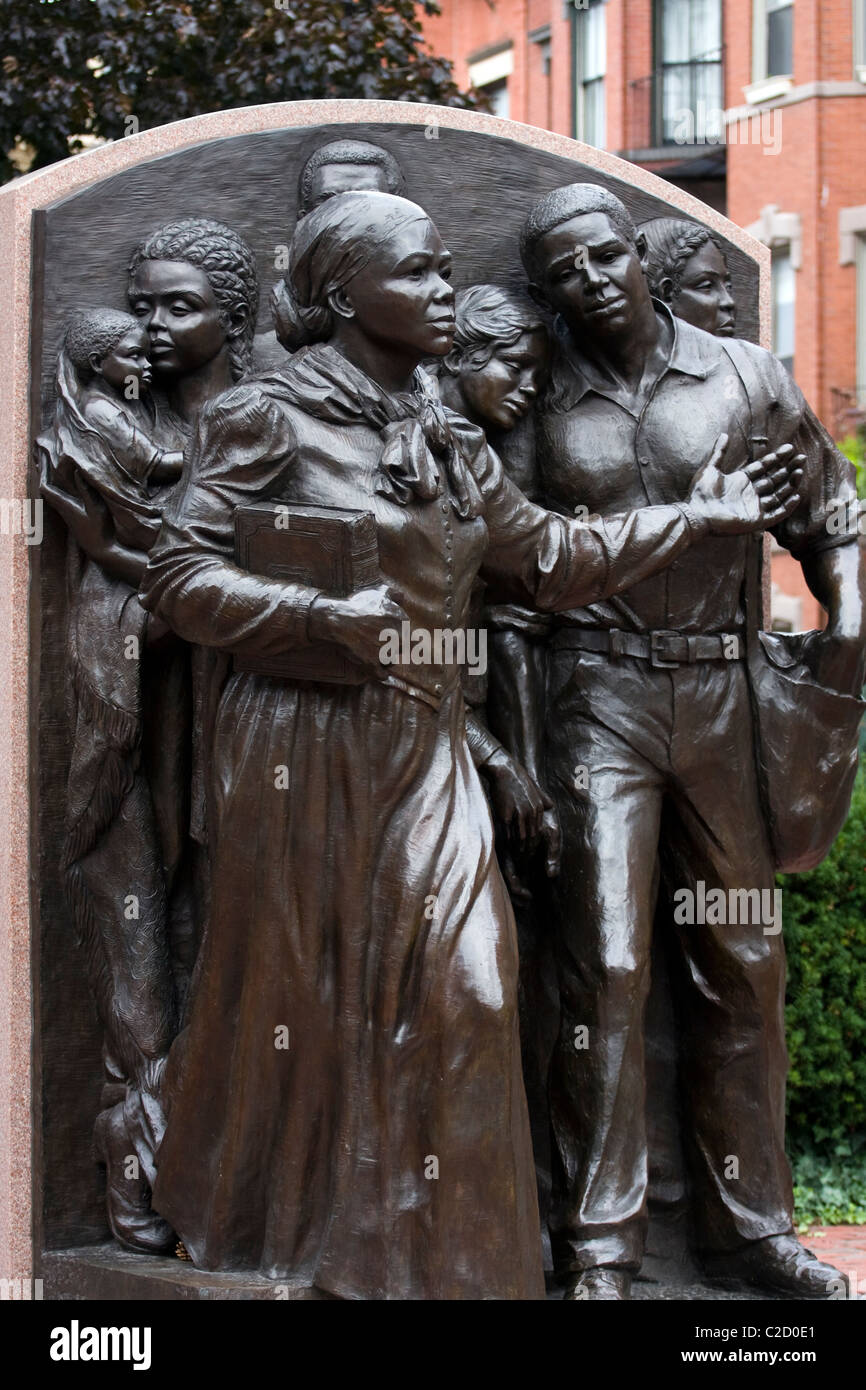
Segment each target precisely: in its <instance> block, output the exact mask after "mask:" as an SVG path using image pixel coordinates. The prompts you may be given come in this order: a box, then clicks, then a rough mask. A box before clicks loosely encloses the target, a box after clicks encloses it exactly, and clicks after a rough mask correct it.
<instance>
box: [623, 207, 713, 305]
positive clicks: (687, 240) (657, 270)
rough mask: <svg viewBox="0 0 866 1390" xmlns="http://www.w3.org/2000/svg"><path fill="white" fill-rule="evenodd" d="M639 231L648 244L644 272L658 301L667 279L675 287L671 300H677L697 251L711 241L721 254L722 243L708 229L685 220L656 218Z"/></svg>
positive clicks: (645, 223) (679, 218) (680, 218)
mask: <svg viewBox="0 0 866 1390" xmlns="http://www.w3.org/2000/svg"><path fill="white" fill-rule="evenodd" d="M638 232H639V234H641V235H642V236H643V238H644V240H645V242H646V261H645V265H644V269H645V271H646V278H647V281H648V283H649V287H650V290H651V292H652V293H653V294H654V295H655V296H656V298H657V299H663V298H664V295H663V294H662V293H661V285H662V282H663V281H664V280H670V282H671V284H672V285H673V291H672V293H671V299H676V297H677V295H678V294H679V292H680V285H681V283H682V278H683V273H684V271H685V268H686V266H687V265H688V263H689V261H690V260H691V258H692V256H693V255H694V254H695V252H696V251H700V249H701V247H702V246H705V245H706V243H707V242H708V241H711V242H712V244H713V246H715V247H716V248H717V249H718V250H719V251H722V248H721V246H720V245H719V242H718V241H716V238H715V237H714V236H711V235H710V233H709V232H708V231H707V229H706V227H700V226H698V224H697V223H696V222H687V221H686V220H685V218H682V217H654V218H653V219H652V220H651V221H650V222H644V223H643V225H642V226H640V227H639V228H638ZM722 254H723V255H724V252H722Z"/></svg>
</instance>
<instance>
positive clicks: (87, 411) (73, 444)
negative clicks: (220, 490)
mask: <svg viewBox="0 0 866 1390" xmlns="http://www.w3.org/2000/svg"><path fill="white" fill-rule="evenodd" d="M148 348H149V342H148V337H147V333H146V332H145V330H144V328H143V327H142V326H141V324H140V323H139V322H138V320H137V319H135V318H133V317H132V315H131V314H126V313H122V312H120V311H119V310H117V309H88V310H85V311H84V312H82V313H79V314H76V315H75V317H74V318H73V319H71V320H70V322H69V324H68V325H67V329H66V334H65V336H64V340H63V348H62V350H61V352H60V358H59V361H58V367H57V400H56V404H55V410H54V426H53V431H52V435H53V438H52V439H51V444H50V447H49V449H48V452H49V456H50V460H51V473H52V475H53V482H54V484H56V485H57V486H59V487H60V488H61V489H63V490H65V491H66V492H72V493H73V495H74V489H75V479H76V475H80V476H82V477H83V480H84V481H86V482H87V483H88V484H90V485H91V486H92V487H93V488H95V489H96V491H97V492H98V493H99V494H100V495H101V497H102V498H103V500H104V501H105V502H106V503H107V504H108V506H109V509H110V511H111V513H112V516H113V518H114V523H115V527H116V531H117V536H118V538H119V539H120V540H121V541H122V542H123V543H124V544H125V545H129V546H132V547H134V548H139V549H144V550H147V549H149V548H150V545H151V544H152V542H153V539H154V537H155V535H156V532H157V531H158V529H159V524H160V519H161V518H160V506H161V502H162V501H164V500H165V499H164V497H163V498H160V497H159V496H158V493H159V490H160V487H161V485H162V486H163V488H164V485H166V484H169V483H174V482H176V481H177V479H178V478H179V477H180V474H181V469H182V467H183V454H182V453H180V452H171V451H169V450H166V449H162V448H161V447H160V446H159V445H158V444H157V443H156V441H155V440H154V438H153V433H152V432H153V430H154V428H155V423H156V422H155V419H154V415H153V411H152V409H151V408H149V406H148V403H147V400H146V396H147V388H148V387H149V385H150V380H151V374H150V363H149V361H148Z"/></svg>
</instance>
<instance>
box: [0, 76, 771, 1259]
mask: <svg viewBox="0 0 866 1390" xmlns="http://www.w3.org/2000/svg"><path fill="white" fill-rule="evenodd" d="M351 121H359V122H377V121H378V122H390V123H393V124H403V125H431V124H436V125H438V126H439V127H441V128H442V129H448V130H467V131H476V132H478V133H479V134H483V135H498V136H503V137H506V138H508V139H511V140H515V141H517V142H518V143H519V144H521V145H525V146H527V147H529V148H531V149H537V150H543V151H545V152H547V153H549V154H554V155H560V156H561V157H563V158H565V159H575V160H579V161H580V162H581V163H583V164H585V165H588V166H589V167H590V168H592V169H598V170H599V172H603V173H606V174H610V175H613V176H615V177H617V178H620V179H624V180H625V181H626V182H628V183H631V184H632V185H634V186H635V187H637V188H640V189H642V190H644V191H645V192H647V193H651V194H653V195H655V196H656V197H659V198H662V199H664V200H665V201H666V202H668V203H670V204H671V205H672V206H674V207H676V208H679V209H680V211H682V212H683V213H685V214H687V215H691V216H693V217H697V218H699V219H700V220H701V221H703V222H705V223H706V224H707V225H708V226H710V227H712V228H714V229H715V230H717V231H718V232H719V233H720V235H722V236H724V237H726V238H727V239H728V240H729V241H731V242H733V243H734V244H735V245H736V246H738V247H740V248H741V249H742V250H743V251H744V252H745V253H746V254H747V255H748V256H750V257H752V258H753V259H754V260H756V261H757V262H758V264H759V267H760V272H761V301H760V322H761V341H762V342H764V343H767V342H768V340H769V324H770V301H769V273H768V272H769V265H770V253H769V250H768V249H767V248H766V247H765V246H763V245H762V244H761V243H760V242H758V241H756V240H755V238H754V237H752V236H750V235H749V234H748V233H747V232H745V231H743V230H742V228H740V227H737V226H736V225H735V224H734V223H732V222H729V221H728V220H727V219H726V218H724V217H722V216H721V215H720V214H719V213H716V212H714V211H713V210H712V209H710V208H708V207H707V206H706V204H705V203H701V202H699V201H698V199H696V198H693V197H691V195H690V194H688V193H683V192H682V191H680V190H679V189H677V188H674V187H673V186H672V185H671V184H667V183H665V182H664V181H663V180H661V179H659V178H657V177H656V176H655V175H654V174H651V173H648V172H647V171H646V170H645V169H641V168H640V167H639V166H637V165H635V164H629V163H627V162H626V161H625V160H622V159H618V158H617V157H616V156H615V155H611V154H607V153H606V152H605V151H603V150H597V149H594V148H593V147H592V146H590V145H583V144H581V143H579V142H578V141H576V140H569V139H567V138H566V137H565V136H562V135H555V134H553V133H551V132H550V131H546V130H538V129H536V128H535V127H533V126H527V125H521V124H520V123H518V122H516V121H505V120H500V119H499V118H497V117H495V116H486V115H482V114H480V113H478V112H474V111H461V110H455V109H454V108H452V107H445V106H424V105H419V104H417V103H410V102H389V101H305V102H279V103H276V104H274V105H268V106H252V107H247V108H246V109H241V110H236V111H215V112H212V113H211V114H209V115H204V116H194V117H192V118H191V119H190V120H186V121H177V122H174V123H172V124H171V125H166V126H160V127H159V128H158V129H156V130H148V131H142V132H141V134H139V135H131V136H129V137H127V138H126V139H124V140H119V141H117V142H115V143H114V144H110V145H104V146H101V147H99V148H98V149H94V150H91V151H89V152H88V153H86V154H81V155H76V156H75V157H74V158H72V159H66V160H63V161H62V162H61V163H59V164H54V165H52V166H51V167H50V168H48V169H42V170H39V171H38V172H37V173H34V174H28V175H26V176H25V177H23V178H20V179H17V180H16V181H15V182H14V183H12V184H10V185H8V186H7V187H6V188H4V189H0V287H2V290H0V292H2V299H0V302H2V305H3V315H2V318H0V362H2V363H3V374H2V379H0V498H22V497H26V495H27V458H28V446H29V419H28V393H29V348H30V344H29V334H30V269H31V267H30V252H31V246H30V227H31V213H32V212H33V210H34V209H35V208H41V207H45V206H46V205H47V204H49V203H52V202H54V201H55V200H56V199H58V198H62V197H65V196H67V195H69V194H71V193H76V192H78V191H79V190H80V189H82V188H85V187H87V186H88V185H89V184H93V183H96V182H98V181H99V180H101V179H104V178H107V177H108V176H109V175H111V174H117V173H120V172H121V171H122V170H124V169H128V168H130V167H131V166H133V165H135V164H138V163H141V162H143V161H145V160H148V159H155V158H157V157H158V156H160V155H165V154H171V153H173V152H175V151H176V150H180V149H184V148H186V147H188V146H190V145H197V144H200V143H202V142H203V141H207V140H218V139H223V138H225V137H227V136H232V135H242V134H247V133H249V132H253V131H266V130H280V129H284V128H286V127H298V126H316V125H334V124H340V123H343V122H351ZM28 573H29V566H28V560H27V547H26V546H25V545H24V543H23V541H22V540H21V538H20V537H15V538H13V537H9V536H4V535H0V921H2V924H3V926H2V930H0V1278H2V1277H7V1278H11V1277H18V1276H25V1275H28V1274H29V1273H30V1272H31V1269H32V1257H33V1252H32V1237H31V1221H32V1209H31V1148H32V1137H33V1136H32V1126H31V1112H30V1097H31V1091H32V1078H31V1010H32V990H31V978H30V918H29V908H30V896H29V884H28V875H29V816H30V803H29V788H28V782H27V778H28V769H29V747H28V661H29V644H28Z"/></svg>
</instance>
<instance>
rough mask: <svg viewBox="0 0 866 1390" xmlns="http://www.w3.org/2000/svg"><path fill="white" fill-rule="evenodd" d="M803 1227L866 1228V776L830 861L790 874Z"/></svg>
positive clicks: (794, 1151) (794, 1114)
mask: <svg viewBox="0 0 866 1390" xmlns="http://www.w3.org/2000/svg"><path fill="white" fill-rule="evenodd" d="M778 884H779V887H781V888H782V890H783V894H784V896H783V918H784V924H785V943H786V947H787V953H788V989H787V1003H786V1010H785V1013H786V1022H787V1039H788V1051H789V1054H790V1059H791V1069H790V1073H789V1077H788V1151H789V1154H790V1156H791V1163H792V1167H793V1170H794V1197H795V1202H796V1215H797V1224H798V1226H799V1227H800V1228H801V1229H805V1227H806V1226H807V1225H811V1224H825V1225H831V1224H836V1223H840V1222H841V1223H866V774H864V771H863V769H861V771H860V772H859V773H858V776H857V782H856V784H855V787H854V796H853V798H852V801H851V811H850V814H849V816H848V819H847V821H846V822H845V825H844V826H843V828H842V831H841V833H840V834H839V837H838V839H837V840H836V843H835V845H834V846H833V849H832V850H831V852H830V854H829V855H828V856H827V858H826V859H825V860H824V863H823V864H820V865H819V866H818V868H817V869H813V870H812V872H811V873H808V874H791V875H786V874H780V875H779V877H778Z"/></svg>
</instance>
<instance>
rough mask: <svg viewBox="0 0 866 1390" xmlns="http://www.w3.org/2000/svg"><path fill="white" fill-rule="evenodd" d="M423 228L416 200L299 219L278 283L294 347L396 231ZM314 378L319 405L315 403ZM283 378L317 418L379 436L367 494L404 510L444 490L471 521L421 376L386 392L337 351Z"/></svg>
mask: <svg viewBox="0 0 866 1390" xmlns="http://www.w3.org/2000/svg"><path fill="white" fill-rule="evenodd" d="M429 221H430V218H429V217H428V215H427V213H426V212H425V211H424V209H423V208H420V207H419V206H418V204H417V203H411V202H409V200H408V199H407V198H398V197H396V196H395V195H394V194H391V193H377V192H363V193H361V192H358V193H341V194H338V195H337V196H336V197H334V198H330V199H329V200H328V201H327V202H325V203H323V204H321V206H320V207H318V208H315V209H314V210H313V211H312V212H311V213H309V214H308V215H307V216H306V217H304V218H303V219H302V220H301V221H300V222H299V223H298V225H297V227H296V228H295V234H294V237H293V238H292V249H291V253H290V257H289V269H288V273H287V277H286V279H287V289H288V295H289V300H290V304H289V313H290V314H291V316H292V317H293V321H294V322H295V323H296V325H297V326H298V328H299V333H298V339H299V341H301V340H303V338H304V337H305V338H306V341H307V342H308V343H309V342H313V343H316V342H319V343H321V342H322V340H323V339H325V338H327V337H329V336H330V333H331V331H332V315H331V309H330V307H329V304H328V297H329V295H331V294H333V293H334V291H335V290H338V289H343V288H344V287H345V286H346V285H348V284H349V283H350V282H351V281H352V280H353V279H354V277H355V276H356V275H357V274H358V272H359V271H360V270H363V268H364V267H365V266H366V265H368V264H369V262H370V261H371V260H372V259H373V257H374V256H375V254H376V252H377V251H378V250H380V249H381V248H382V247H383V246H387V244H388V243H389V241H391V239H392V238H393V236H394V234H395V233H396V232H397V231H399V230H400V229H401V228H402V227H406V226H410V225H411V224H412V223H415V222H429ZM314 364H315V371H314V372H313V367H314ZM323 377H326V378H327V380H328V389H327V393H326V394H327V404H326V402H325V400H323V399H321V382H322V379H323ZM292 379H293V382H294V383H295V386H296V389H297V388H300V387H301V386H302V384H303V386H304V388H305V389H306V390H307V391H309V393H310V397H311V399H312V400H314V401H315V403H316V408H317V410H318V412H319V413H321V414H324V416H325V418H327V415H328V413H330V412H333V411H334V410H341V411H344V412H345V414H346V417H347V418H353V417H354V418H356V419H357V418H358V416H359V415H360V416H361V417H362V418H364V419H366V420H367V421H368V422H369V423H371V424H373V425H375V427H376V428H377V429H379V430H380V432H381V434H382V439H383V451H382V458H381V460H380V464H379V478H378V481H377V485H376V490H377V492H380V493H381V494H382V495H384V496H386V497H390V498H391V499H392V500H394V501H396V502H399V503H401V504H402V505H405V504H406V502H408V501H409V500H410V499H411V498H412V497H418V498H422V499H427V500H429V499H433V498H435V497H439V496H443V495H445V494H446V491H447V492H448V493H450V498H451V505H452V507H453V509H454V510H455V512H456V513H457V514H458V515H459V516H460V517H461V518H463V519H465V518H467V517H475V516H478V515H479V513H480V511H481V509H482V503H481V495H480V492H479V490H478V485H477V483H476V482H475V479H474V476H473V474H472V472H471V469H470V468H469V466H468V463H467V460H466V458H465V457H464V451H463V448H462V441H461V440H460V438H459V432H457V433H455V431H454V430H452V428H451V424H450V422H449V419H448V414H447V412H446V411H445V409H444V408H443V407H442V405H441V404H440V403H439V401H438V399H437V397H436V393H435V390H434V389H433V387H432V385H431V383H430V381H429V379H428V378H427V376H426V374H425V373H424V372H422V371H416V373H415V377H414V380H413V389H412V390H411V391H409V392H404V393H399V394H392V395H389V394H388V393H387V392H385V391H383V390H382V389H381V388H380V387H378V386H377V385H376V384H375V383H374V382H373V381H371V380H370V378H369V377H366V376H365V375H364V373H363V372H360V371H358V370H357V369H355V368H351V367H350V364H349V363H348V362H347V361H346V359H345V358H344V357H343V356H342V355H341V354H339V353H337V352H336V351H333V350H329V351H323V350H322V349H321V348H320V349H318V350H317V351H316V352H315V353H314V354H313V356H312V357H311V358H310V359H309V360H308V362H307V363H303V362H299V360H298V358H297V357H296V358H295V360H294V362H293V371H292ZM338 401H339V402H341V404H338ZM446 479H447V484H448V487H447V488H446V482H445V480H446Z"/></svg>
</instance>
